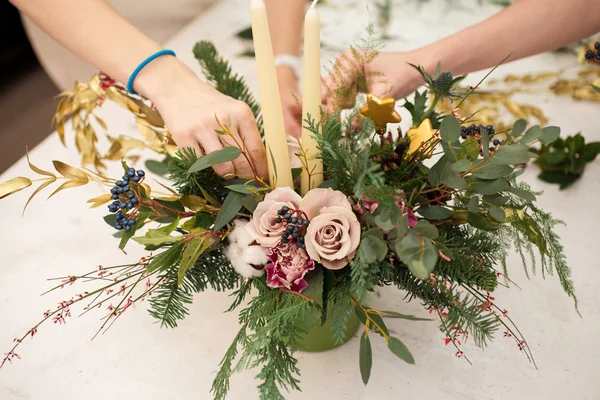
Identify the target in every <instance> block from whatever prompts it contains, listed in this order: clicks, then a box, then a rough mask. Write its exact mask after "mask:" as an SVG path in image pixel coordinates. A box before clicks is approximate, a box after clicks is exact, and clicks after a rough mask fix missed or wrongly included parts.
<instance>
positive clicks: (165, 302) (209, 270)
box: [149, 248, 240, 328]
mask: <svg viewBox="0 0 600 400" xmlns="http://www.w3.org/2000/svg"><path fill="white" fill-rule="evenodd" d="M178 268H179V262H177V263H175V264H174V265H172V266H171V267H169V268H168V269H167V270H166V272H165V273H164V274H163V275H162V276H161V277H160V278H159V281H161V282H163V283H162V284H160V285H159V286H158V288H157V289H156V291H155V296H154V297H152V298H151V299H150V300H149V302H150V310H149V312H150V315H152V316H153V317H154V318H156V319H157V320H158V321H160V325H161V327H169V328H175V327H177V322H178V321H180V320H182V319H184V318H185V317H186V316H187V315H188V305H189V304H191V303H192V299H193V295H194V294H195V293H199V292H202V291H204V290H206V289H207V288H209V287H210V288H212V289H213V290H216V291H225V290H230V289H233V288H235V287H236V285H238V284H239V283H240V277H239V275H238V274H237V273H236V272H235V271H234V269H233V268H232V267H231V264H230V263H229V261H228V260H227V258H226V257H225V256H224V255H223V253H222V251H221V250H219V248H215V249H213V250H211V251H208V252H206V253H204V254H203V255H201V256H200V257H199V258H198V260H196V263H195V264H194V268H192V269H191V270H189V271H188V272H187V273H186V274H185V277H184V280H183V283H182V284H181V285H179V286H178V285H177V271H178Z"/></svg>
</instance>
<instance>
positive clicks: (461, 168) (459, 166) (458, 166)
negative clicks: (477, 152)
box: [452, 159, 472, 172]
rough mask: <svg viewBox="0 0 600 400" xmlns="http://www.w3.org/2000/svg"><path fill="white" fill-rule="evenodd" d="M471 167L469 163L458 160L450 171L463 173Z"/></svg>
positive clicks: (464, 160) (465, 160)
mask: <svg viewBox="0 0 600 400" xmlns="http://www.w3.org/2000/svg"><path fill="white" fill-rule="evenodd" d="M471 165H472V163H471V161H469V160H467V159H462V160H458V161H457V162H455V163H454V164H452V170H454V171H456V172H465V171H468V170H469V168H471Z"/></svg>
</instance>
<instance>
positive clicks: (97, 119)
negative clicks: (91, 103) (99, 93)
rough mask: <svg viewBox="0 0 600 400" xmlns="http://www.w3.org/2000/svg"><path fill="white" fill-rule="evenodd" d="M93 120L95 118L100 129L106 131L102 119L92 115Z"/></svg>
mask: <svg viewBox="0 0 600 400" xmlns="http://www.w3.org/2000/svg"><path fill="white" fill-rule="evenodd" d="M94 118H96V122H98V125H100V126H101V127H102V129H104V130H106V129H107V126H106V122H104V120H103V119H102V118H100V117H98V116H97V115H94Z"/></svg>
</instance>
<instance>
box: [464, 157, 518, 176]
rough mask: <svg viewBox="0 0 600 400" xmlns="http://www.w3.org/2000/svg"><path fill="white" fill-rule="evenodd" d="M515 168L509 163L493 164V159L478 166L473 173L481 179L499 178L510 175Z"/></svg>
mask: <svg viewBox="0 0 600 400" xmlns="http://www.w3.org/2000/svg"><path fill="white" fill-rule="evenodd" d="M512 172H513V168H512V167H511V166H509V165H499V164H493V163H492V162H491V161H489V160H488V161H485V162H484V163H482V164H481V165H480V166H479V167H477V168H476V169H475V170H474V171H473V172H471V174H472V175H473V176H475V177H477V178H480V179H497V178H502V177H505V176H507V175H510V174H511V173H512Z"/></svg>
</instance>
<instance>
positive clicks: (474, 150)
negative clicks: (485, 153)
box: [460, 136, 479, 161]
mask: <svg viewBox="0 0 600 400" xmlns="http://www.w3.org/2000/svg"><path fill="white" fill-rule="evenodd" d="M460 147H461V153H462V154H464V156H465V157H467V158H468V159H469V160H471V161H475V160H477V158H478V157H479V142H478V141H477V139H476V138H475V137H473V136H470V137H468V138H467V139H466V140H465V141H463V142H462V144H461V145H460Z"/></svg>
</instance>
